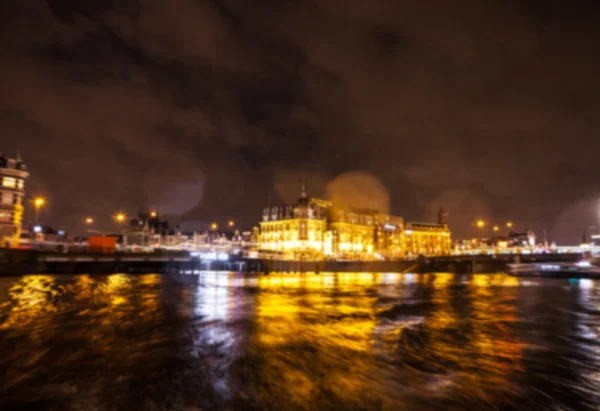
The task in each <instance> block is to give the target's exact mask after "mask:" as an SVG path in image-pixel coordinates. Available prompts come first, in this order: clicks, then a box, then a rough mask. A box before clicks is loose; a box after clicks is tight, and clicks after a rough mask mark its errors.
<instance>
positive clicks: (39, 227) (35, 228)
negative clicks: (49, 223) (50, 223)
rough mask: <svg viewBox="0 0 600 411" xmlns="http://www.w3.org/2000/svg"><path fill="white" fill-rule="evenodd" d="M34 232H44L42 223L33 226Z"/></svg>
mask: <svg viewBox="0 0 600 411" xmlns="http://www.w3.org/2000/svg"><path fill="white" fill-rule="evenodd" d="M33 232H34V233H41V232H42V226H41V225H36V226H35V227H33Z"/></svg>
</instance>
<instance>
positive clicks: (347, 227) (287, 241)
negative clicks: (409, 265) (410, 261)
mask: <svg viewBox="0 0 600 411" xmlns="http://www.w3.org/2000/svg"><path fill="white" fill-rule="evenodd" d="M446 216H447V214H446V213H445V212H444V211H443V210H440V214H439V216H438V219H439V220H440V223H438V224H427V223H406V224H405V222H404V219H403V218H402V217H396V216H391V215H388V214H384V213H380V212H379V211H377V210H360V209H348V208H341V207H337V206H335V205H334V204H332V203H331V202H330V201H325V200H321V199H317V198H308V197H307V196H306V192H305V189H304V185H303V187H302V192H301V194H300V198H299V199H298V201H297V202H296V204H294V205H284V206H276V207H267V208H265V209H263V215H262V221H261V223H260V235H259V250H260V251H261V252H262V253H263V254H264V255H267V256H268V255H270V256H271V257H273V258H282V259H296V260H320V259H340V260H375V259H398V258H403V257H410V256H418V255H420V254H424V255H447V254H450V252H451V243H452V240H451V237H450V229H449V227H448V224H447V223H446V222H445V221H446Z"/></svg>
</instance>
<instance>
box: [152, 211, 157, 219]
mask: <svg viewBox="0 0 600 411" xmlns="http://www.w3.org/2000/svg"><path fill="white" fill-rule="evenodd" d="M157 215H158V214H157V213H156V211H151V212H150V217H152V218H156V216H157Z"/></svg>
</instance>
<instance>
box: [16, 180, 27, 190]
mask: <svg viewBox="0 0 600 411" xmlns="http://www.w3.org/2000/svg"><path fill="white" fill-rule="evenodd" d="M23 187H25V180H23V179H22V178H20V179H18V180H17V188H18V189H20V190H22V189H23Z"/></svg>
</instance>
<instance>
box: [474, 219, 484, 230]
mask: <svg viewBox="0 0 600 411" xmlns="http://www.w3.org/2000/svg"><path fill="white" fill-rule="evenodd" d="M475 224H476V225H477V227H478V228H483V227H485V221H483V220H481V219H479V220H477V222H476V223H475Z"/></svg>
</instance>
